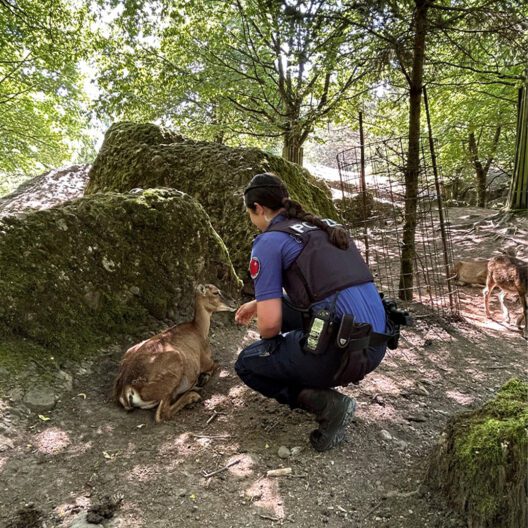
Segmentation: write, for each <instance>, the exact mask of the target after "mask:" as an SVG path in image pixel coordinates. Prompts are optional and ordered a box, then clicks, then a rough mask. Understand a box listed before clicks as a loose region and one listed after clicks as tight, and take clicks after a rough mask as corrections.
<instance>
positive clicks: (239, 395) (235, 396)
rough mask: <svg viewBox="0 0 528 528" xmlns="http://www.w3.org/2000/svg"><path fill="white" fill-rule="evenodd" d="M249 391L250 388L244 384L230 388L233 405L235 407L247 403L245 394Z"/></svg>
mask: <svg viewBox="0 0 528 528" xmlns="http://www.w3.org/2000/svg"><path fill="white" fill-rule="evenodd" d="M247 393H248V389H247V388H246V387H245V386H243V385H237V386H236V387H232V388H231V389H229V398H230V399H231V405H233V406H234V407H241V406H242V405H244V404H245V399H244V397H245V395H246V394H247Z"/></svg>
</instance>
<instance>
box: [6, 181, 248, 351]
mask: <svg viewBox="0 0 528 528" xmlns="http://www.w3.org/2000/svg"><path fill="white" fill-rule="evenodd" d="M199 282H212V283H215V284H217V285H218V286H219V287H220V288H222V289H223V290H224V291H225V292H226V293H227V294H228V295H230V296H237V295H238V292H239V289H240V286H241V282H240V280H239V279H238V277H237V276H236V274H235V272H234V269H233V266H232V264H231V261H230V259H229V255H228V252H227V250H226V247H225V245H224V243H223V242H222V240H221V239H220V237H219V236H218V234H217V233H216V232H215V231H214V229H213V228H212V226H211V223H210V221H209V219H208V217H207V214H206V213H205V211H204V210H203V208H202V207H201V205H200V204H198V203H197V202H196V201H195V200H193V199H192V198H191V197H190V196H189V195H186V194H184V193H182V192H179V191H176V190H174V189H149V190H145V191H144V192H139V193H126V194H118V193H114V192H111V193H105V194H97V195H93V196H89V197H84V198H80V199H78V200H74V201H71V202H67V203H66V204H64V205H62V206H60V207H55V208H51V209H47V210H43V211H35V212H30V213H28V214H27V215H25V216H22V217H6V218H4V219H3V220H1V221H0V335H1V336H2V338H0V356H2V352H5V354H9V355H12V354H16V353H17V351H20V353H23V352H24V350H28V348H29V349H30V348H31V347H28V343H34V344H35V345H36V346H41V347H43V348H44V349H45V350H47V351H53V354H55V355H56V356H58V355H61V354H62V355H63V356H66V357H68V358H72V357H76V356H82V355H84V354H85V353H86V352H87V350H89V349H92V350H93V348H94V345H95V344H99V343H104V342H109V341H110V340H112V338H114V337H115V336H120V335H136V334H137V332H138V330H141V329H144V330H146V329H147V328H153V327H155V326H156V325H157V326H158V327H159V325H160V320H166V319H171V320H173V319H180V318H182V317H185V316H187V317H190V316H191V315H192V309H193V299H194V294H193V290H194V286H195V285H196V284H197V283H199Z"/></svg>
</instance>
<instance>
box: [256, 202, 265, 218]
mask: <svg viewBox="0 0 528 528" xmlns="http://www.w3.org/2000/svg"><path fill="white" fill-rule="evenodd" d="M255 214H258V215H262V214H264V207H262V205H260V204H259V203H258V202H255Z"/></svg>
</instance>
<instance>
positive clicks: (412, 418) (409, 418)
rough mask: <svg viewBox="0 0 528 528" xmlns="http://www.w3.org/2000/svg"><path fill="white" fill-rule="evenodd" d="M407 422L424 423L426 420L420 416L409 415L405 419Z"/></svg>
mask: <svg viewBox="0 0 528 528" xmlns="http://www.w3.org/2000/svg"><path fill="white" fill-rule="evenodd" d="M405 419H406V420H407V421H409V422H426V421H427V418H426V417H425V416H422V415H421V414H409V415H407V416H406V417H405Z"/></svg>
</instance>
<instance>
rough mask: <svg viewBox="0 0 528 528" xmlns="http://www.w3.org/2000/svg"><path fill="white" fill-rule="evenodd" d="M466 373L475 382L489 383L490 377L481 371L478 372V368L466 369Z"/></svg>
mask: <svg viewBox="0 0 528 528" xmlns="http://www.w3.org/2000/svg"><path fill="white" fill-rule="evenodd" d="M464 372H465V373H466V374H467V375H468V376H471V379H472V380H473V381H487V379H488V376H487V374H486V373H485V372H482V371H481V370H478V367H477V368H476V369H472V368H465V369H464Z"/></svg>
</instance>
